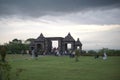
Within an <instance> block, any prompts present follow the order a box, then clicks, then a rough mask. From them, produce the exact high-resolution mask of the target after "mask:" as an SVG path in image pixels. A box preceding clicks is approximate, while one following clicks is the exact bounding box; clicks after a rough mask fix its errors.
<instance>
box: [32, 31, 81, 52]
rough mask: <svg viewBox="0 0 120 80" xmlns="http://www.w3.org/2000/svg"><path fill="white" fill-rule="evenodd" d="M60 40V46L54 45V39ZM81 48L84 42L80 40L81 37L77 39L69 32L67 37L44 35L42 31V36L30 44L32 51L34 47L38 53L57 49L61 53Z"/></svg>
mask: <svg viewBox="0 0 120 80" xmlns="http://www.w3.org/2000/svg"><path fill="white" fill-rule="evenodd" d="M54 40H57V41H58V47H57V48H53V47H52V41H54ZM68 44H70V45H71V46H70V48H68ZM77 48H79V49H80V50H82V43H81V42H80V40H79V38H78V39H77V41H75V40H74V38H73V37H72V36H71V34H70V33H68V35H67V36H65V38H63V37H44V36H43V34H42V33H41V34H40V36H39V37H38V38H37V39H35V40H34V41H32V42H31V44H30V51H32V50H33V49H34V50H35V52H36V53H37V54H52V53H53V52H54V51H55V50H57V51H59V53H60V54H65V53H68V52H69V51H71V52H72V51H74V50H75V49H77Z"/></svg>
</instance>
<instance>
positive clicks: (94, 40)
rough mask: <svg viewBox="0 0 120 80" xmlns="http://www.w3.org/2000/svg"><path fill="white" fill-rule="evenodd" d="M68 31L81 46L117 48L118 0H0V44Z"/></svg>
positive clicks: (119, 45)
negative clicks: (78, 40) (41, 34)
mask: <svg viewBox="0 0 120 80" xmlns="http://www.w3.org/2000/svg"><path fill="white" fill-rule="evenodd" d="M69 32H70V33H71V35H72V36H73V38H74V39H75V40H77V38H79V39H80V41H81V43H82V44H83V49H101V48H110V49H120V37H119V35H120V0H0V44H4V43H9V41H12V40H13V39H15V38H17V39H21V40H26V39H28V38H37V37H38V36H39V35H40V33H43V35H44V36H45V37H65V36H66V35H67V34H68V33H69Z"/></svg>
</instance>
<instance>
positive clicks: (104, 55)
mask: <svg viewBox="0 0 120 80" xmlns="http://www.w3.org/2000/svg"><path fill="white" fill-rule="evenodd" d="M106 59H107V54H106V53H105V52H104V54H103V60H106Z"/></svg>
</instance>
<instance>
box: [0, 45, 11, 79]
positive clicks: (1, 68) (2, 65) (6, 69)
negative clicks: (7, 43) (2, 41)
mask: <svg viewBox="0 0 120 80" xmlns="http://www.w3.org/2000/svg"><path fill="white" fill-rule="evenodd" d="M0 55H1V58H0V80H10V69H11V67H10V65H9V64H8V62H6V60H5V57H6V49H5V47H4V46H1V47H0Z"/></svg>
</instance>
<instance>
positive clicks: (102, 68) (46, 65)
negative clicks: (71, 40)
mask: <svg viewBox="0 0 120 80" xmlns="http://www.w3.org/2000/svg"><path fill="white" fill-rule="evenodd" d="M8 60H9V62H10V64H11V66H12V79H13V80H15V78H14V76H15V71H16V69H20V68H22V69H23V70H24V71H23V72H22V73H21V74H20V80H120V57H108V59H107V60H102V58H100V59H94V58H93V57H85V56H84V57H79V62H75V59H73V58H69V57H66V56H64V57H55V56H41V57H39V58H38V60H34V59H31V58H30V56H26V55H25V56H21V55H14V56H13V55H11V56H8Z"/></svg>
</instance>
